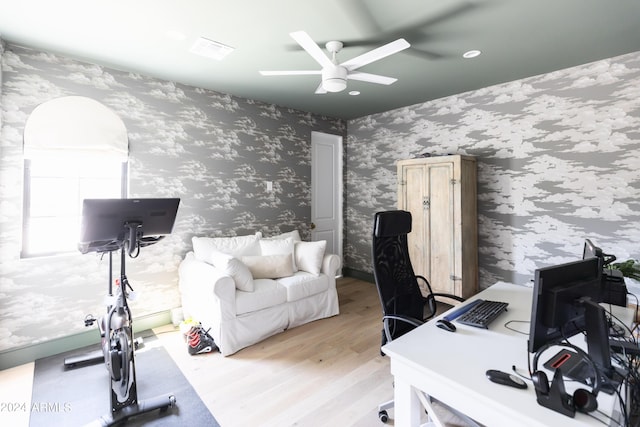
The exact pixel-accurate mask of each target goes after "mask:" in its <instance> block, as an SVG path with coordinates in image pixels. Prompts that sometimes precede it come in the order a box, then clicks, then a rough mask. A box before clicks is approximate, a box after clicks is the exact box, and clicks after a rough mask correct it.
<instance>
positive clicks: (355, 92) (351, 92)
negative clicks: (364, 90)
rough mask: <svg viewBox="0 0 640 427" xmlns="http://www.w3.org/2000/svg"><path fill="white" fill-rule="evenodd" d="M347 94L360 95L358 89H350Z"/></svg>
mask: <svg viewBox="0 0 640 427" xmlns="http://www.w3.org/2000/svg"><path fill="white" fill-rule="evenodd" d="M349 95H351V96H356V95H360V91H359V90H352V91H350V92H349Z"/></svg>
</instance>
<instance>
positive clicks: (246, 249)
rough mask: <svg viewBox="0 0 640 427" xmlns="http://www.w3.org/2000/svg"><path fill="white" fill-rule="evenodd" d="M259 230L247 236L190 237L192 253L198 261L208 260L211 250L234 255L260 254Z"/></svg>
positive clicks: (260, 234) (260, 235)
mask: <svg viewBox="0 0 640 427" xmlns="http://www.w3.org/2000/svg"><path fill="white" fill-rule="evenodd" d="M261 237H262V233H261V232H257V233H256V234H252V235H249V236H235V237H196V236H194V237H193V238H192V239H191V242H192V243H193V253H194V254H195V256H196V259H197V260H199V261H204V262H210V261H209V260H210V258H211V254H212V253H213V252H222V253H225V254H228V255H232V256H234V257H240V256H243V255H260V244H259V243H258V241H259V240H260V238H261Z"/></svg>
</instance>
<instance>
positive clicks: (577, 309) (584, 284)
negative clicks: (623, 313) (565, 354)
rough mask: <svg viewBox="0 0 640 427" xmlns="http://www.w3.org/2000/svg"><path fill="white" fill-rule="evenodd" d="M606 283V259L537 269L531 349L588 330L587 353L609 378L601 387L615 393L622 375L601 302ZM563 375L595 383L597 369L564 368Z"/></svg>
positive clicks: (593, 259)
mask: <svg viewBox="0 0 640 427" xmlns="http://www.w3.org/2000/svg"><path fill="white" fill-rule="evenodd" d="M602 283H603V279H602V259H601V258H599V257H596V258H587V259H583V260H580V261H573V262H568V263H565V264H559V265H554V266H551V267H545V268H540V269H538V270H536V272H535V281H534V289H533V301H532V302H533V304H532V308H531V326H530V331H529V352H531V353H535V352H538V351H540V349H541V348H543V347H545V346H547V345H552V344H554V343H560V342H562V341H564V340H566V339H568V338H570V337H572V336H573V335H576V334H577V333H581V332H584V333H585V335H586V341H587V354H588V356H589V358H590V359H591V361H592V362H593V364H594V365H595V366H596V367H597V369H598V371H599V377H602V378H606V380H605V381H604V382H602V383H601V390H603V391H605V392H606V393H612V392H613V390H614V389H615V385H616V384H617V382H619V380H620V377H619V375H618V374H617V372H616V370H615V369H614V368H613V366H612V364H611V349H610V344H609V323H608V321H607V316H606V311H605V309H604V307H602V306H601V305H600V304H599V302H600V297H601V295H602ZM561 353H562V352H561ZM554 359H555V358H554ZM552 360H553V359H552ZM552 365H553V364H552ZM578 371H579V370H578ZM563 374H564V375H567V376H569V377H571V378H573V379H575V380H577V381H581V382H584V383H586V384H593V379H592V376H593V372H589V373H586V374H585V373H584V372H583V373H573V371H572V372H565V371H563ZM585 375H586V376H585ZM590 377H591V379H590Z"/></svg>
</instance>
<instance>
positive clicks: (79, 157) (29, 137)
mask: <svg viewBox="0 0 640 427" xmlns="http://www.w3.org/2000/svg"><path fill="white" fill-rule="evenodd" d="M24 157H25V162H24V166H25V167H24V204H23V239H22V253H21V256H22V257H32V256H41V255H52V254H60V253H65V252H74V251H77V250H78V249H77V244H78V235H79V232H80V217H81V214H82V212H81V209H82V200H84V199H90V198H95V199H102V198H123V197H126V196H127V185H126V182H127V157H128V138H127V131H126V128H125V126H124V123H123V122H122V120H121V119H120V118H119V117H118V116H117V115H116V114H115V113H114V112H113V111H111V110H110V109H109V108H107V107H105V106H104V105H103V104H101V103H99V102H97V101H95V100H92V99H90V98H84V97H79V96H69V97H64V98H57V99H54V100H51V101H48V102H45V103H43V104H41V105H39V106H38V107H36V108H35V109H34V110H33V112H32V113H31V115H30V116H29V118H28V120H27V123H26V125H25V130H24Z"/></svg>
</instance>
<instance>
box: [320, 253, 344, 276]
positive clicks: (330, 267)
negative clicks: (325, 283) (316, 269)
mask: <svg viewBox="0 0 640 427" xmlns="http://www.w3.org/2000/svg"><path fill="white" fill-rule="evenodd" d="M339 269H340V257H339V256H338V255H335V254H325V255H324V259H323V260H322V270H321V272H322V273H324V274H326V275H327V276H329V277H336V275H337V273H338V270H339Z"/></svg>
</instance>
